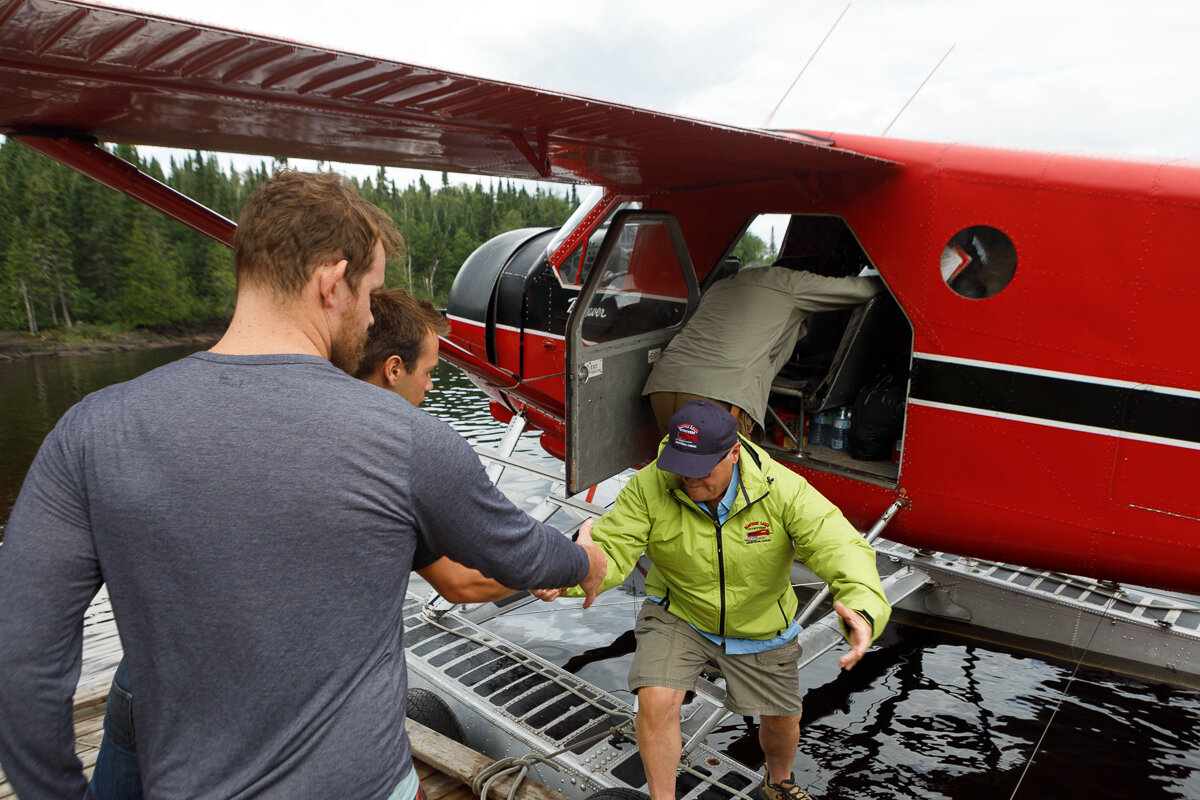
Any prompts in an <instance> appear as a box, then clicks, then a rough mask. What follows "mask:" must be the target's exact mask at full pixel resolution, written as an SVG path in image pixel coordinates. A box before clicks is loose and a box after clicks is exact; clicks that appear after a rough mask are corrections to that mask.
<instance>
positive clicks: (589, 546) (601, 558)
mask: <svg viewBox="0 0 1200 800" xmlns="http://www.w3.org/2000/svg"><path fill="white" fill-rule="evenodd" d="M575 544H577V545H579V546H580V547H582V548H583V549H584V550H586V551H587V554H588V574H587V577H586V578H584V579H583V580H582V581H580V582H579V588H580V589H583V607H584V608H587V607H588V606H590V605H591V604H592V603H593V602H594V601H595V600H596V595H598V594H600V583H601V582H602V581H603V580H604V576H605V575H607V574H608V556H606V555H604V551H603V550H601V549H600V548H599V547H597V546H596V543H595V542H593V541H592V520H590V519H589V520H585V521H584V523H583V524H582V525H580V526H579V536H578V537H576V539H575Z"/></svg>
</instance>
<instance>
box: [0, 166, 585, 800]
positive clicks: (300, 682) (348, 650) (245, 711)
mask: <svg viewBox="0 0 1200 800" xmlns="http://www.w3.org/2000/svg"><path fill="white" fill-rule="evenodd" d="M399 244H400V239H399V234H398V233H397V232H396V230H395V229H394V227H393V226H392V224H391V222H390V220H388V218H387V216H386V215H385V214H384V213H383V212H382V211H381V210H380V209H378V208H376V207H375V206H373V205H371V204H369V203H367V202H366V201H364V200H362V199H361V198H360V197H359V196H358V194H357V192H356V191H355V190H354V188H353V186H352V185H350V184H348V183H346V182H345V181H344V180H343V179H341V178H340V177H338V176H336V175H331V174H325V175H305V174H302V173H296V172H283V173H281V174H279V175H277V176H276V177H274V178H272V179H271V180H269V181H267V182H266V183H264V184H263V185H262V186H260V187H259V188H258V189H257V190H255V192H254V194H252V195H251V197H250V198H249V199H248V200H247V202H246V206H245V208H244V209H243V211H242V214H241V218H240V220H239V226H238V230H237V234H236V237H235V247H234V263H235V266H236V268H237V279H238V289H237V305H236V308H235V311H234V316H233V320H232V321H231V323H230V325H229V328H228V330H227V331H226V333H225V335H224V336H223V337H222V338H221V340H220V341H219V342H218V343H217V344H216V345H215V346H214V347H213V349H212V350H210V351H208V352H201V353H195V354H193V355H191V356H188V357H187V358H184V359H181V360H180V361H177V362H175V363H173V364H169V365H167V366H165V367H161V368H159V369H156V370H154V371H152V372H150V373H147V374H146V375H143V376H142V377H140V378H137V379H135V380H133V381H130V382H128V383H123V384H118V385H115V386H110V387H108V388H106V389H102V390H100V391H99V392H96V393H94V394H91V395H89V396H88V397H86V398H84V400H83V401H81V402H80V403H79V404H77V405H76V406H74V407H73V408H72V409H71V410H69V411H68V412H67V413H66V414H65V415H64V416H63V418H62V419H61V420H60V421H59V423H58V425H57V426H56V427H55V429H54V430H53V431H52V432H51V433H50V434H49V435H48V436H47V437H46V440H45V442H44V443H43V444H42V447H41V450H40V451H39V453H38V456H37V458H36V459H35V460H34V463H33V465H32V466H31V467H30V470H29V474H28V476H27V477H26V479H25V483H24V486H23V487H22V490H21V494H20V496H19V497H18V498H17V502H16V505H15V506H14V508H13V511H12V516H11V518H10V520H9V524H8V528H7V531H6V532H5V542H4V547H3V548H0V642H4V647H3V648H0V765H2V766H3V769H4V772H5V774H6V776H7V777H8V778H9V780H10V781H11V783H12V785H13V788H14V789H15V790H16V793H17V794H18V795H19V796H20V797H22V798H25V800H33V799H34V798H42V797H46V798H50V797H53V798H58V797H84V796H86V794H85V793H86V792H87V780H86V778H85V777H84V774H83V768H82V765H81V763H80V761H79V759H78V758H77V757H76V756H75V754H74V735H73V730H72V720H71V697H72V694H73V692H74V689H75V682H76V679H77V677H78V675H79V669H80V661H81V641H82V623H83V615H84V612H85V610H86V608H87V606H88V603H89V601H90V600H91V598H92V597H93V595H95V593H96V591H97V589H98V588H99V587H100V585H101V583H102V582H106V583H107V584H108V592H109V596H110V598H111V600H112V606H113V610H114V614H115V616H116V620H117V625H118V628H119V630H120V635H121V643H122V646H123V647H124V651H125V656H126V660H127V667H128V672H129V678H130V681H131V682H132V685H133V686H134V687H135V688H136V692H137V703H136V704H135V706H134V709H133V716H134V721H135V722H136V725H137V736H138V741H137V746H138V752H139V762H140V766H141V774H142V784H143V787H144V789H145V792H146V794H147V795H148V796H152V797H156V798H168V800H169V799H170V798H185V797H201V796H204V797H248V796H261V797H267V796H269V797H288V798H329V797H362V798H377V799H378V800H384V799H385V798H388V799H389V800H390V799H392V798H394V799H395V800H411V798H413V797H415V796H416V794H417V792H418V789H419V782H418V780H417V778H416V773H415V771H414V770H413V767H412V760H411V750H410V746H409V742H408V737H407V734H406V732H405V729H404V714H405V694H406V686H407V673H406V668H405V659H404V646H403V645H404V642H403V609H404V600H405V591H406V588H407V585H408V575H409V572H410V571H411V569H412V567H413V564H414V559H415V558H420V557H423V556H421V554H423V553H435V554H442V555H446V556H449V557H451V558H453V559H455V560H456V561H459V562H461V563H463V564H465V565H466V566H468V567H472V568H476V569H479V570H481V571H482V572H483V573H485V574H487V575H488V576H490V577H493V578H496V579H498V580H499V581H501V582H502V583H504V584H506V585H508V586H512V587H539V586H554V585H562V584H564V583H572V582H574V581H578V580H582V581H583V584H584V585H585V586H587V587H588V589H589V595H591V596H592V597H594V592H595V589H596V588H597V587H598V585H599V583H600V580H601V579H602V577H603V575H604V571H605V563H606V562H605V558H604V556H603V554H602V553H600V552H599V551H598V550H597V549H596V548H595V547H593V546H592V545H591V544H590V541H589V540H588V537H587V535H586V534H584V535H582V536H581V537H580V541H581V543H582V544H581V545H576V544H572V543H571V542H570V541H568V540H566V539H565V538H564V537H563V536H562V535H561V534H560V533H559V532H558V531H557V530H555V529H553V528H550V527H548V526H545V525H542V524H540V523H537V522H535V521H534V520H532V519H531V518H529V517H528V516H527V515H525V514H523V513H522V512H521V511H519V510H518V509H517V508H516V507H515V506H513V505H512V504H511V503H510V502H509V501H508V500H507V499H505V498H504V496H503V495H501V494H500V493H499V491H497V490H496V488H495V487H494V486H492V484H491V482H490V481H488V479H487V477H486V475H485V474H484V471H483V468H482V466H481V465H480V463H479V459H478V458H477V457H476V455H475V453H474V452H473V451H472V450H471V449H470V447H469V446H468V445H467V443H466V442H465V441H464V440H463V439H462V437H460V436H458V435H457V434H456V433H454V431H453V430H451V428H450V427H449V426H448V425H446V424H445V423H444V422H442V421H440V420H438V419H437V418H435V417H432V416H430V415H428V414H424V413H422V412H420V411H418V410H417V409H415V408H414V407H413V406H412V405H411V404H410V403H407V402H404V401H403V400H401V398H399V397H397V396H395V395H394V394H393V393H390V392H384V391H380V390H379V389H377V388H375V387H372V386H369V385H368V384H366V383H364V382H363V381H359V380H355V379H354V378H352V377H350V375H347V374H346V371H353V370H354V368H355V366H356V365H357V361H358V359H359V357H360V354H361V348H362V344H363V340H364V338H365V336H366V332H367V328H368V326H369V325H370V324H371V321H372V317H371V312H370V292H371V291H373V290H375V289H378V288H379V287H380V286H381V285H382V283H383V274H384V261H385V258H386V256H387V254H388V253H389V252H392V251H394V250H395V249H396V248H397V246H398V245H399ZM344 370H346V371H344ZM447 491H452V492H453V493H454V499H455V502H453V503H447V502H445V499H446V492H447Z"/></svg>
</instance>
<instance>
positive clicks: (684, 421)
mask: <svg viewBox="0 0 1200 800" xmlns="http://www.w3.org/2000/svg"><path fill="white" fill-rule="evenodd" d="M667 433H668V435H669V436H670V440H669V441H668V442H667V446H666V447H664V448H663V449H662V452H661V453H659V454H658V468H659V469H661V470H664V471H666V472H674V473H675V474H676V475H682V476H683V477H685V478H703V477H704V476H705V475H707V474H708V473H710V472H712V471H713V467H715V466H716V465H717V464H718V463H720V461H721V459H722V458H724V457H725V455H726V454H727V453H728V452H729V451H730V450H731V449H733V445H734V444H735V443H736V442H737V421H736V420H734V418H733V415H732V414H730V413H729V412H728V411H727V410H726V409H724V408H721V407H720V406H719V405H717V404H716V403H711V402H709V401H708V400H693V401H692V402H690V403H688V404H687V405H686V406H684V407H683V408H681V409H679V410H678V411H676V412H675V413H674V415H672V417H671V421H670V422H668V423H667Z"/></svg>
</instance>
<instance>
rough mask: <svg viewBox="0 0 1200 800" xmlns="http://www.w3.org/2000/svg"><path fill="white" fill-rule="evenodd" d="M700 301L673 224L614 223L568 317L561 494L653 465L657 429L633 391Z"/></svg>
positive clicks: (657, 217) (624, 218) (644, 216)
mask: <svg viewBox="0 0 1200 800" xmlns="http://www.w3.org/2000/svg"><path fill="white" fill-rule="evenodd" d="M699 298H700V290H699V287H698V285H697V282H696V273H695V270H694V269H693V268H692V260H691V258H690V256H689V255H688V251H687V247H686V245H685V244H684V241H683V234H682V232H681V231H680V229H679V223H678V222H676V220H675V218H674V217H672V216H670V215H669V214H665V213H662V212H650V211H637V210H632V211H622V212H619V213H618V214H616V215H615V216H614V217H613V220H612V223H611V225H610V226H609V231H608V235H607V236H606V237H605V239H604V243H603V244H602V245H601V247H600V251H599V253H598V254H597V257H596V265H595V266H594V267H593V269H592V270H591V272H590V273H589V275H588V276H587V279H586V281H585V283H584V285H583V287H582V289H581V290H580V292H579V298H578V300H577V301H576V303H575V306H574V307H573V308H572V310H571V315H570V317H569V318H568V319H567V337H566V338H567V375H566V399H567V459H566V477H567V493H568V494H575V493H577V492H580V491H582V490H584V489H586V488H588V487H590V486H593V485H595V484H597V483H599V482H600V481H602V480H604V479H605V478H608V477H611V476H613V475H616V474H617V473H618V472H620V471H621V470H623V469H625V468H626V467H629V466H633V465H635V464H640V463H642V462H645V461H649V460H651V459H653V458H654V457H655V455H656V453H657V446H658V441H659V435H658V429H657V427H656V426H655V423H654V415H653V414H652V413H651V411H650V405H649V403H648V402H646V401H644V400H643V399H642V387H643V386H644V385H645V383H646V378H647V376H648V375H649V374H650V368H651V366H653V364H654V361H655V360H657V358H658V355H659V353H661V352H662V349H663V348H664V347H665V346H666V345H667V343H668V342H669V341H670V340H671V338H672V337H673V336H675V334H676V333H678V332H679V330H680V328H682V327H683V323H684V321H685V320H686V319H687V317H688V315H689V314H690V313H691V311H692V310H693V309H694V308H695V307H696V304H697V302H699Z"/></svg>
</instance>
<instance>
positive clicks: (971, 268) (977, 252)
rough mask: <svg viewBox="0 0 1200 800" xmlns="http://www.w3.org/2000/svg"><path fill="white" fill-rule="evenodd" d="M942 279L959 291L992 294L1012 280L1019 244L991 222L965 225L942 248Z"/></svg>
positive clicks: (966, 294)
mask: <svg viewBox="0 0 1200 800" xmlns="http://www.w3.org/2000/svg"><path fill="white" fill-rule="evenodd" d="M940 266H941V271H942V280H944V281H945V282H946V285H947V286H949V287H950V289H951V290H952V291H953V292H954V293H955V294H957V295H959V296H961V297H967V298H971V299H979V298H984V297H991V296H992V295H994V294H996V293H998V292H999V291H1000V290H1002V289H1003V288H1004V287H1006V286H1008V284H1009V282H1011V281H1012V279H1013V275H1014V274H1015V273H1016V271H1017V248H1016V247H1014V246H1013V243H1012V240H1011V239H1009V238H1008V236H1007V235H1005V233H1004V232H1003V231H1001V230H998V229H996V228H993V227H991V226H989V225H973V226H971V227H970V228H964V229H963V230H961V231H959V232H958V233H956V234H954V236H952V237H950V241H949V242H947V243H946V246H945V247H944V248H943V249H942V258H941V265H940Z"/></svg>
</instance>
